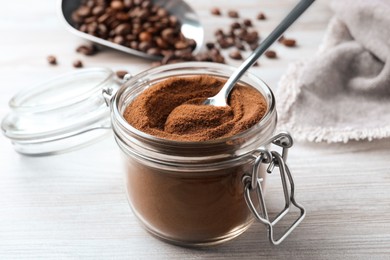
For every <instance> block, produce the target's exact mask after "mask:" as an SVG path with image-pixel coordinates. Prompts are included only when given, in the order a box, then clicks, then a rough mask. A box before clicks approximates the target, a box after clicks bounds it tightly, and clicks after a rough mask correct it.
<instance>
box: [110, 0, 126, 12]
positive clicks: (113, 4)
mask: <svg viewBox="0 0 390 260" xmlns="http://www.w3.org/2000/svg"><path fill="white" fill-rule="evenodd" d="M110 6H111V8H112V9H114V10H122V9H123V8H124V7H125V6H124V4H123V2H122V1H119V0H115V1H112V2H111V5H110Z"/></svg>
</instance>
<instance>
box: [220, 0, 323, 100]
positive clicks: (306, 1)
mask: <svg viewBox="0 0 390 260" xmlns="http://www.w3.org/2000/svg"><path fill="white" fill-rule="evenodd" d="M314 1H315V0H301V1H300V2H299V3H298V4H297V5H296V6H295V7H294V9H293V10H292V11H291V12H290V13H289V14H288V15H287V16H286V17H285V18H284V19H283V20H282V22H281V23H280V24H279V25H278V26H277V27H276V28H275V29H274V30H273V31H272V32H271V34H270V35H268V37H267V38H265V40H264V41H262V42H261V43H260V45H259V47H257V48H256V49H255V50H254V52H253V53H252V54H251V55H250V56H249V57H248V58H247V59H246V60H245V61H244V62H243V63H242V64H241V65H240V67H238V69H237V70H235V71H234V73H233V74H232V75H231V76H230V77H229V79H228V81H227V82H226V83H225V85H224V86H223V88H222V89H221V90H220V92H219V93H224V94H225V97H224V98H225V100H227V98H228V96H229V93H230V91H231V90H232V88H233V86H234V85H235V84H236V82H237V81H238V80H239V79H240V78H241V76H242V75H243V74H244V73H245V72H246V71H247V70H248V69H249V68H250V67H251V66H252V65H253V64H254V63H255V62H256V60H257V59H258V58H259V57H260V56H261V55H262V54H263V53H264V52H265V51H266V50H267V49H268V47H269V46H271V45H272V44H273V43H274V42H275V41H276V40H278V39H279V38H280V36H282V34H283V33H284V31H286V29H287V28H288V27H290V25H291V24H292V23H294V22H295V20H296V19H297V18H298V17H299V16H300V15H301V14H302V13H303V12H304V11H305V10H306V9H307V8H308V7H309V6H310V5H311V4H312V3H313V2H314Z"/></svg>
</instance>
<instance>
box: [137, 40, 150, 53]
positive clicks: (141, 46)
mask: <svg viewBox="0 0 390 260" xmlns="http://www.w3.org/2000/svg"><path fill="white" fill-rule="evenodd" d="M151 47H152V45H151V43H150V42H141V43H140V44H139V45H138V49H139V50H140V51H143V52H147V51H148V50H149V49H150V48H151Z"/></svg>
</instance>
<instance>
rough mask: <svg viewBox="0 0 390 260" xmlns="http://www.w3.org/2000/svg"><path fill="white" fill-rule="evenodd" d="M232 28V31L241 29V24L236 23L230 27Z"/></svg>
mask: <svg viewBox="0 0 390 260" xmlns="http://www.w3.org/2000/svg"><path fill="white" fill-rule="evenodd" d="M230 28H232V29H238V28H241V24H240V23H238V22H234V23H232V24H231V25H230Z"/></svg>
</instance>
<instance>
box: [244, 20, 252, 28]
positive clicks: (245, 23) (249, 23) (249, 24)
mask: <svg viewBox="0 0 390 260" xmlns="http://www.w3.org/2000/svg"><path fill="white" fill-rule="evenodd" d="M243 24H244V25H245V26H246V27H252V21H251V20H250V19H244V21H243Z"/></svg>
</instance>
